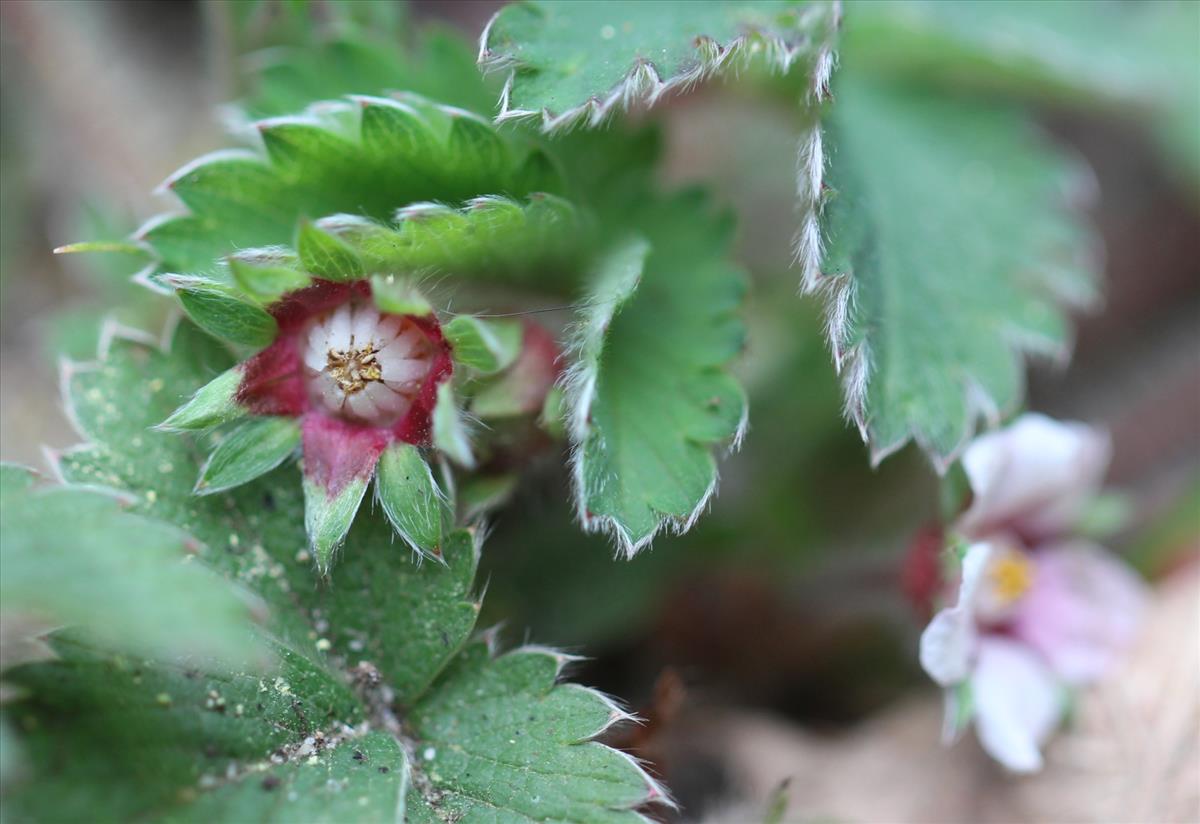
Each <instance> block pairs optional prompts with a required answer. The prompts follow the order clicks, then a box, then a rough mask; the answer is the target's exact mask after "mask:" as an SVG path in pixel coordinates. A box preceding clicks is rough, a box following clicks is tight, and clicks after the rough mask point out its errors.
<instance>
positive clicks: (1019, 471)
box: [920, 415, 1145, 772]
mask: <svg viewBox="0 0 1200 824" xmlns="http://www.w3.org/2000/svg"><path fill="white" fill-rule="evenodd" d="M1109 452H1110V449H1109V444H1108V439H1107V438H1106V437H1105V436H1104V435H1103V434H1101V433H1099V432H1097V431H1095V430H1093V429H1091V428H1089V427H1087V426H1084V425H1083V424H1075V423H1060V422H1057V421H1054V420H1051V419H1049V418H1046V417H1044V416H1042V415H1025V416H1022V417H1021V418H1019V419H1018V420H1017V421H1015V422H1014V423H1013V424H1012V425H1011V426H1009V427H1008V428H1007V429H1004V430H1001V431H999V432H995V433H990V434H987V435H984V436H981V437H980V438H978V439H976V441H975V442H974V443H973V444H971V446H970V447H969V448H968V449H967V452H966V455H965V456H964V458H963V465H964V468H965V469H966V472H967V477H968V480H969V481H970V483H971V489H972V491H973V493H974V496H975V497H974V500H973V502H972V504H971V506H970V508H969V509H968V510H967V511H966V512H965V513H964V514H963V516H962V517H961V518H960V520H959V522H958V524H956V527H957V529H958V531H959V533H960V534H962V535H964V537H966V538H967V539H968V540H969V541H971V544H970V546H969V547H968V549H967V551H966V554H965V556H964V557H963V561H962V574H961V577H960V581H959V586H958V596H957V600H956V602H955V604H954V605H953V606H951V607H948V608H946V609H943V610H941V611H940V612H939V613H938V614H937V615H935V616H934V618H933V620H932V621H931V622H930V623H929V626H928V627H926V629H925V632H924V633H923V634H922V636H921V651H920V657H921V665H922V666H923V667H924V669H925V671H926V672H927V673H929V675H930V677H932V678H933V679H934V680H935V681H937V682H938V684H940V685H942V686H943V687H945V688H946V689H947V733H948V737H949V738H952V737H953V736H954V734H956V733H957V731H958V729H959V728H960V727H961V725H962V724H963V723H964V722H965V721H966V720H967V719H973V720H974V722H975V727H976V732H977V734H978V736H979V740H980V743H981V744H982V745H983V747H984V749H985V750H987V752H988V753H989V754H990V755H991V756H992V757H994V758H995V759H996V760H997V761H999V762H1000V763H1002V764H1004V766H1006V767H1008V768H1009V769H1011V770H1014V771H1017V772H1031V771H1035V770H1037V769H1040V767H1041V765H1042V756H1041V746H1042V744H1044V743H1045V741H1046V739H1047V738H1049V736H1050V734H1051V733H1052V732H1053V731H1054V729H1055V728H1056V727H1057V726H1058V724H1059V722H1060V721H1061V719H1062V716H1063V712H1064V710H1065V707H1066V697H1067V695H1068V690H1069V689H1070V688H1072V687H1079V686H1084V685H1086V684H1089V683H1092V682H1094V681H1095V680H1097V679H1098V678H1100V677H1101V676H1103V674H1104V673H1105V672H1106V671H1107V669H1108V668H1109V666H1110V664H1111V662H1112V661H1113V659H1114V658H1115V656H1116V655H1117V654H1118V653H1119V652H1120V651H1121V650H1122V649H1123V648H1124V647H1126V646H1127V645H1128V644H1129V643H1130V641H1131V640H1132V638H1133V636H1134V634H1135V632H1136V629H1137V625H1138V620H1139V617H1140V614H1141V611H1142V605H1143V602H1144V600H1145V594H1144V585H1143V584H1142V582H1141V580H1140V579H1139V578H1137V576H1136V575H1135V574H1134V573H1133V572H1132V571H1130V570H1129V569H1128V568H1127V567H1126V566H1125V565H1124V564H1123V563H1122V562H1121V561H1119V560H1118V559H1116V558H1115V557H1113V556H1112V555H1111V554H1109V553H1108V552H1106V551H1105V550H1104V549H1102V548H1101V547H1099V546H1096V545H1095V544H1092V543H1090V542H1088V541H1084V540H1079V539H1071V538H1069V537H1067V536H1069V531H1070V530H1071V528H1072V527H1073V526H1074V525H1075V523H1076V522H1077V520H1078V518H1079V516H1080V515H1081V513H1082V510H1083V509H1084V508H1085V507H1086V506H1087V504H1088V502H1089V500H1090V499H1091V498H1092V497H1093V496H1094V495H1095V493H1096V492H1097V490H1098V488H1099V485H1100V481H1101V479H1102V477H1103V473H1104V470H1105V468H1106V466H1107V462H1108V456H1109Z"/></svg>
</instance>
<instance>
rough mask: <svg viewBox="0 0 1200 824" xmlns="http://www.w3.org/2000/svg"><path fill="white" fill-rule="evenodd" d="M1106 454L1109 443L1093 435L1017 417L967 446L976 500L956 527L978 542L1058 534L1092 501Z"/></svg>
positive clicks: (1081, 428) (1075, 426) (1083, 428)
mask: <svg viewBox="0 0 1200 824" xmlns="http://www.w3.org/2000/svg"><path fill="white" fill-rule="evenodd" d="M1110 455H1111V445H1110V442H1109V438H1108V436H1107V434H1105V433H1103V432H1101V431H1099V430H1096V429H1093V428H1092V427H1089V426H1087V425H1085V424H1081V423H1069V422H1062V421H1056V420H1054V419H1052V418H1048V417H1046V416H1045V415H1038V414H1033V413H1030V414H1026V415H1022V416H1021V417H1020V418H1018V419H1017V420H1016V421H1014V422H1013V423H1012V424H1011V425H1010V426H1008V427H1007V428H1005V429H1002V430H999V431H997V432H990V433H987V434H985V435H981V436H980V437H978V438H976V439H975V440H974V442H972V443H971V445H970V446H969V447H967V451H966V453H965V454H964V455H963V468H964V469H965V470H966V473H967V479H968V480H969V481H970V484H971V490H972V492H973V493H974V499H973V501H972V503H971V506H970V508H969V509H968V510H967V511H966V512H965V513H963V516H962V518H961V519H960V520H959V523H958V528H959V529H960V530H961V531H963V532H964V533H966V534H967V535H969V536H971V537H976V538H978V537H981V536H984V535H986V534H987V533H989V532H991V531H993V530H996V529H998V528H1003V527H1010V528H1017V529H1021V530H1024V531H1032V532H1034V533H1037V534H1040V535H1047V534H1054V533H1056V532H1060V531H1062V530H1064V529H1065V528H1067V527H1069V526H1071V525H1072V523H1073V521H1074V520H1075V519H1076V518H1077V517H1078V516H1079V514H1080V510H1081V509H1082V507H1083V505H1084V504H1085V503H1086V502H1087V500H1088V498H1090V497H1091V496H1092V495H1094V494H1095V492H1096V490H1097V488H1098V487H1099V485H1100V482H1101V480H1102V479H1103V477H1104V472H1105V469H1106V468H1107V466H1108V461H1109V457H1110Z"/></svg>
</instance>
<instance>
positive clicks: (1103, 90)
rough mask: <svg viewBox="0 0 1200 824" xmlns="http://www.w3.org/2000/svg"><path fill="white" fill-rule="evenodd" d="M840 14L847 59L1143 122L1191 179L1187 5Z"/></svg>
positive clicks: (1199, 134)
mask: <svg viewBox="0 0 1200 824" xmlns="http://www.w3.org/2000/svg"><path fill="white" fill-rule="evenodd" d="M846 22H847V25H846V33H845V38H844V41H843V44H842V46H841V47H840V49H839V51H840V52H841V54H842V59H843V61H844V62H845V63H846V65H848V66H851V67H869V68H870V69H872V70H873V71H875V72H878V73H879V74H880V75H882V76H887V77H897V76H907V77H911V78H914V79H917V80H919V81H921V82H923V83H926V84H935V85H936V86H939V87H950V88H954V89H955V90H958V91H963V90H966V91H968V92H979V91H983V92H986V93H989V94H995V93H996V92H997V91H999V92H1002V93H1005V94H1008V95H1010V96H1016V97H1020V98H1023V99H1035V100H1040V101H1047V102H1049V103H1051V104H1054V105H1059V106H1062V105H1065V106H1069V107H1073V108H1078V107H1088V108H1099V109H1101V110H1102V111H1105V112H1106V113H1111V114H1114V115H1118V116H1124V117H1126V118H1127V119H1129V120H1132V121H1136V122H1144V123H1148V125H1149V126H1150V127H1151V128H1152V129H1153V130H1154V131H1155V132H1156V134H1157V136H1158V138H1159V140H1160V142H1161V143H1162V145H1163V146H1164V148H1166V149H1167V150H1168V151H1169V152H1171V154H1172V156H1173V158H1174V160H1175V161H1176V162H1177V163H1180V164H1182V165H1184V166H1185V167H1186V168H1187V170H1188V171H1189V172H1191V173H1192V175H1193V182H1200V72H1197V71H1196V70H1195V69H1196V31H1197V30H1198V29H1200V6H1197V4H1195V3H1187V2H1144V3H1117V2H1091V3H1026V2H1019V0H999V1H998V2H988V3H982V4H981V3H975V2H965V0H938V1H937V2H931V1H930V0H889V2H874V1H872V2H850V3H847V9H846Z"/></svg>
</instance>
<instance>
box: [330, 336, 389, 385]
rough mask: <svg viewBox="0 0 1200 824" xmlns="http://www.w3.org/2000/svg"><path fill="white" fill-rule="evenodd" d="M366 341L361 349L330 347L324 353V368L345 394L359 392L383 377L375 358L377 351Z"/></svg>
mask: <svg viewBox="0 0 1200 824" xmlns="http://www.w3.org/2000/svg"><path fill="white" fill-rule="evenodd" d="M378 351H379V350H377V349H376V348H375V347H374V345H373V344H370V343H368V344H367V345H366V346H364V347H363V348H361V349H349V350H342V349H330V350H329V351H328V352H326V353H325V362H326V367H325V368H326V370H327V371H328V372H329V375H330V376H331V377H332V378H333V379H334V381H335V382H336V383H337V385H338V388H339V389H341V390H342V391H343V392H345V393H346V394H347V395H353V394H354V393H355V392H361V391H362V390H363V389H365V388H366V386H367V384H368V383H372V382H375V381H379V380H382V379H383V370H382V369H380V367H379V362H378V361H377V360H376V359H375V354H376V352H378Z"/></svg>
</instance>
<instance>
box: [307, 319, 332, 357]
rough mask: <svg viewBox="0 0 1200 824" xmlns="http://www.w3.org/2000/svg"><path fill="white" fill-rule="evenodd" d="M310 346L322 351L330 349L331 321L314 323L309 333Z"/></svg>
mask: <svg viewBox="0 0 1200 824" xmlns="http://www.w3.org/2000/svg"><path fill="white" fill-rule="evenodd" d="M308 348H309V349H316V350H318V351H320V352H327V351H328V350H329V322H328V321H326V322H325V323H314V324H313V328H312V329H311V330H309V333H308Z"/></svg>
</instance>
